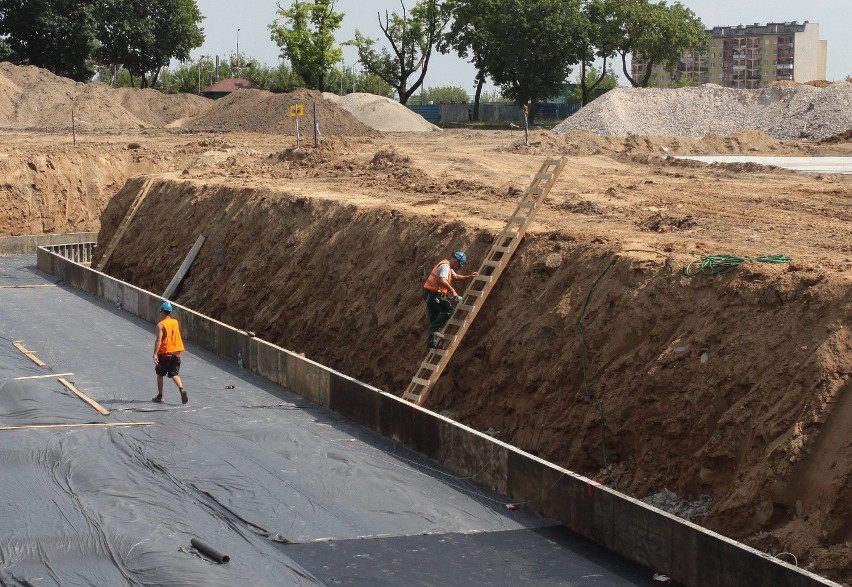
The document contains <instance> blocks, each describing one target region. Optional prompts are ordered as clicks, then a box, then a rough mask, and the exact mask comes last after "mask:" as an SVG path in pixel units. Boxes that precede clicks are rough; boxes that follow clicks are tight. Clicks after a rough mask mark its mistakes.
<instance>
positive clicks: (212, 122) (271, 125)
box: [185, 90, 373, 136]
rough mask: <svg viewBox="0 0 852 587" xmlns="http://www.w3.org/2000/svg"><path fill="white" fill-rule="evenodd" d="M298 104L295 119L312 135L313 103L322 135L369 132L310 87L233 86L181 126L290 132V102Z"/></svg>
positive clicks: (293, 125)
mask: <svg viewBox="0 0 852 587" xmlns="http://www.w3.org/2000/svg"><path fill="white" fill-rule="evenodd" d="M293 104H302V105H303V107H304V112H305V115H304V116H302V117H301V118H300V120H299V127H300V129H301V131H302V133H303V134H304V135H306V136H307V135H309V134H310V135H313V128H314V114H313V106H314V104H316V107H317V118H318V119H319V130H320V133H321V134H323V135H326V136H328V135H344V136H364V135H369V134H371V133H372V132H373V130H372V129H371V128H369V127H368V126H366V125H365V124H363V123H361V122H360V121H358V119H356V118H355V117H354V116H352V114H350V113H349V112H347V111H346V110H344V109H343V108H341V107H340V106H338V105H337V104H335V103H334V102H331V101H329V100H326V99H324V98H323V96H322V94H320V93H319V92H317V91H314V90H296V91H295V92H292V93H290V94H273V93H272V92H267V91H266V90H237V91H236V92H233V93H231V94H229V95H228V96H225V97H224V98H222V99H220V100H217V101H216V103H215V105H214V106H213V108H211V109H210V110H208V111H207V112H205V113H204V114H202V115H201V116H199V117H198V118H196V119H195V120H193V121H192V122H190V123H189V124H187V125H186V126H185V127H186V128H189V129H191V130H198V131H215V132H234V131H241V132H258V133H275V134H288V135H289V134H293V132H294V127H295V121H294V119H293V118H292V117H291V116H290V106H291V105H293Z"/></svg>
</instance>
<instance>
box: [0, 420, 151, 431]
mask: <svg viewBox="0 0 852 587" xmlns="http://www.w3.org/2000/svg"><path fill="white" fill-rule="evenodd" d="M153 425H154V422H86V423H81V424H21V425H20V426H0V430H32V429H39V428H116V427H119V426H153Z"/></svg>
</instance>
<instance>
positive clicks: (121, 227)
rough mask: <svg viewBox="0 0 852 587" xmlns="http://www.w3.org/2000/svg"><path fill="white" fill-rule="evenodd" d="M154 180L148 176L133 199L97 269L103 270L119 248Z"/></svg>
mask: <svg viewBox="0 0 852 587" xmlns="http://www.w3.org/2000/svg"><path fill="white" fill-rule="evenodd" d="M153 182H154V180H153V178H148V179H147V180H146V181H145V183H144V184H142V189H141V190H140V192H139V193H138V194H137V195H136V198H135V199H134V200H133V203H132V204H130V209H129V210H128V211H127V215H126V216H125V217H124V219H122V221H121V224H120V225H119V226H118V230H116V231H115V234H114V235H113V237H112V240H110V241H109V244H108V245H107V249H106V252H105V253H104V256H103V257H101V259H100V261H99V262H98V266H97V267H96V268H95V269H96V270H97V271H103V270H104V267H106V264H107V261H109V259H110V257H112V254H113V252H115V249H116V248H118V243H119V242H121V237H123V236H124V233H125V232H126V231H127V228H128V227H129V226H130V223H131V221H132V220H133V217H134V216H135V215H136V212H137V210H139V208H140V207H141V206H142V201H143V200H144V199H145V197H146V196H147V195H148V192H149V191H151V184H152V183H153Z"/></svg>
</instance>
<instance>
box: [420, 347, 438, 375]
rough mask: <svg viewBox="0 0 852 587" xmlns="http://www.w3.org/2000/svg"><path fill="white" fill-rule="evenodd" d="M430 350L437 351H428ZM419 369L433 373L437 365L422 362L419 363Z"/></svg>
mask: <svg viewBox="0 0 852 587" xmlns="http://www.w3.org/2000/svg"><path fill="white" fill-rule="evenodd" d="M430 350H433V351H434V350H437V349H430ZM420 368H421V369H429V370H430V371H434V370H435V369H437V368H438V365H433V364H432V363H430V362H429V361H423V362H422V363H420Z"/></svg>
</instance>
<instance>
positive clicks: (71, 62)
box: [0, 0, 96, 81]
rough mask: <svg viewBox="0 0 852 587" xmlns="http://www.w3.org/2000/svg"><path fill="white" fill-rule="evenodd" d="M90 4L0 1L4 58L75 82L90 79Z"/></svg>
mask: <svg viewBox="0 0 852 587" xmlns="http://www.w3.org/2000/svg"><path fill="white" fill-rule="evenodd" d="M93 4H94V0H88V1H80V0H0V38H2V44H3V45H5V47H6V51H5V52H6V55H5V58H8V59H9V60H10V61H11V62H12V63H16V64H18V65H35V66H36V67H43V68H45V69H48V70H50V71H52V72H53V73H55V74H56V75H61V76H64V77H69V78H71V79H73V80H76V81H86V80H88V79H90V78H91V77H92V75H94V69H93V67H92V65H91V62H90V58H91V56H92V51H93V50H94V48H95V44H96V41H95V29H96V27H95V20H94V17H93ZM2 52H3V47H0V54H2ZM0 56H2V55H0Z"/></svg>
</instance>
